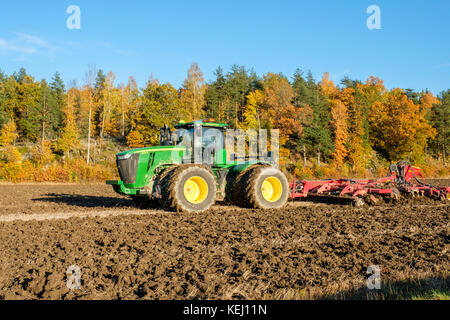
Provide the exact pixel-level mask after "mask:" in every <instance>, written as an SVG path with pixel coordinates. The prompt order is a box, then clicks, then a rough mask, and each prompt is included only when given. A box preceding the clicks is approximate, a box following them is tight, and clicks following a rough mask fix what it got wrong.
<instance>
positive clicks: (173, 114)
mask: <svg viewBox="0 0 450 320" xmlns="http://www.w3.org/2000/svg"><path fill="white" fill-rule="evenodd" d="M186 116H187V115H186V113H185V111H184V110H183V108H182V107H181V101H180V99H179V97H178V92H177V90H176V89H175V88H174V87H173V86H172V85H170V84H167V83H166V84H162V85H161V84H160V83H159V82H158V81H157V80H152V81H148V83H147V86H146V88H145V89H144V91H143V98H142V108H141V109H140V110H139V112H138V113H137V116H136V118H135V119H132V120H131V122H132V125H131V132H130V133H129V134H128V137H127V141H128V143H130V144H132V143H135V141H140V142H142V143H141V144H142V145H157V144H158V143H159V129H160V128H161V127H162V126H164V124H167V125H173V124H175V123H176V122H178V121H180V120H182V119H184V118H185V117H186ZM137 132H138V133H139V134H138V133H137Z"/></svg>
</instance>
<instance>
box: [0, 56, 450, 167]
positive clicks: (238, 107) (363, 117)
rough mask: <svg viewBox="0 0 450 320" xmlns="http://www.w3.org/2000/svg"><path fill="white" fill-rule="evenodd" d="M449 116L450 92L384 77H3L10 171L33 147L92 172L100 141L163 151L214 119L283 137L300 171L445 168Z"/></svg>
mask: <svg viewBox="0 0 450 320" xmlns="http://www.w3.org/2000/svg"><path fill="white" fill-rule="evenodd" d="M449 109H450V90H447V91H443V92H441V93H440V94H439V95H438V96H434V95H433V94H432V93H431V92H429V91H426V90H425V91H421V92H416V91H414V90H412V89H401V88H394V89H391V90H388V89H386V87H385V86H384V84H383V81H382V80H381V79H379V78H375V77H369V78H368V79H367V80H365V81H360V80H353V79H350V78H347V77H346V78H344V79H342V81H341V82H340V83H339V84H335V83H333V81H331V80H330V78H329V75H328V73H325V74H324V75H323V77H322V79H320V80H316V79H314V78H313V76H312V73H311V72H307V73H306V74H305V73H304V72H302V71H301V70H300V69H297V70H296V71H295V72H294V74H293V75H292V76H291V77H288V76H286V75H283V74H281V73H272V72H269V73H267V74H264V75H262V76H258V75H257V74H256V73H255V72H254V71H253V70H252V69H248V68H246V67H244V66H237V65H234V66H232V67H231V69H230V70H229V71H228V72H226V73H225V72H224V70H223V69H222V68H220V67H219V68H217V70H216V71H215V73H214V79H213V80H211V81H209V82H206V81H205V79H204V76H203V73H202V72H201V70H200V68H199V66H198V65H197V64H196V63H193V64H192V65H191V67H190V68H189V70H188V72H187V76H186V79H185V80H184V82H183V84H182V86H181V88H178V89H177V88H175V87H174V86H173V85H171V84H170V83H161V82H160V81H159V80H158V79H155V78H153V77H151V78H150V79H149V80H148V81H147V83H146V84H145V86H144V87H143V88H139V86H138V84H137V82H136V80H135V79H134V78H133V77H130V78H129V79H128V82H127V83H118V82H117V81H116V76H115V74H114V73H113V72H111V71H110V72H108V73H105V72H104V71H103V70H101V69H100V70H97V69H96V68H95V67H94V66H89V68H88V70H87V72H86V74H85V77H84V79H83V81H82V83H81V84H77V83H76V82H75V81H73V82H71V83H70V84H69V85H68V86H67V87H66V86H65V84H64V82H63V81H62V79H61V76H60V74H59V73H55V74H54V76H53V77H52V79H51V80H50V81H47V80H45V79H43V80H40V81H38V80H36V79H35V78H33V77H32V76H31V75H29V74H27V72H26V70H25V69H21V70H19V71H18V72H15V73H13V74H12V75H6V74H5V73H4V72H0V130H1V136H0V145H1V147H2V150H3V151H2V152H3V156H2V159H1V161H3V162H11V161H13V162H14V161H18V162H20V161H21V155H20V152H19V151H18V150H17V148H16V145H17V144H21V143H24V142H26V143H34V144H35V145H36V150H37V151H36V152H38V153H40V154H41V156H42V157H44V156H43V155H44V154H47V155H53V156H54V158H55V157H56V158H57V159H64V160H67V159H70V158H71V157H72V155H71V152H73V150H81V152H79V153H78V154H79V155H81V154H82V157H83V158H84V159H85V161H86V163H87V164H89V163H90V162H91V161H92V157H93V153H92V151H91V150H92V144H93V143H97V142H98V141H102V140H104V139H106V138H109V139H114V140H115V141H117V142H118V143H123V144H126V145H127V146H128V147H133V148H134V147H143V146H149V145H156V144H157V143H158V141H159V128H160V127H162V126H163V125H164V124H169V125H174V124H175V123H177V122H178V121H180V120H184V121H191V120H196V119H201V118H205V117H212V118H215V119H216V120H217V121H218V122H224V123H228V124H229V125H230V127H231V128H240V129H244V130H245V129H280V145H281V147H282V148H281V149H280V152H281V156H283V157H284V158H286V159H294V160H295V161H298V164H297V167H307V166H308V165H309V164H311V163H314V165H316V166H319V167H320V166H321V165H324V164H327V165H332V166H334V167H337V168H339V167H342V166H348V167H349V168H350V169H351V170H352V171H353V172H364V170H366V169H367V168H368V167H370V166H371V163H373V162H374V161H396V160H399V159H409V160H411V161H414V162H418V163H424V162H426V160H427V159H429V158H434V159H438V160H439V161H440V162H442V163H443V164H444V166H445V165H446V157H447V155H448V152H449V150H448V149H449V145H450V143H449V139H450V135H449V127H450V126H449V120H450V116H449V112H450V111H449ZM81 142H82V143H81ZM12 154H14V155H12ZM54 158H52V159H54Z"/></svg>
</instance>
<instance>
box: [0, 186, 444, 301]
mask: <svg viewBox="0 0 450 320" xmlns="http://www.w3.org/2000/svg"><path fill="white" fill-rule="evenodd" d="M111 189H112V188H111V187H109V186H102V185H53V186H52V185H0V216H11V215H15V214H26V215H27V214H43V215H44V214H45V215H47V216H49V217H51V216H52V214H53V213H65V212H67V213H70V212H71V213H75V214H76V213H78V212H80V213H82V212H90V211H93V212H94V211H102V210H114V211H117V210H118V211H120V212H123V213H126V212H129V211H130V210H136V208H134V207H132V202H131V201H130V200H128V199H127V198H124V197H120V196H117V195H116V194H115V193H113V192H112V190H111ZM449 209H450V204H449V201H446V202H439V203H438V202H432V203H430V202H426V201H425V202H424V203H423V204H420V203H413V204H408V203H406V204H400V205H392V204H386V205H378V206H373V207H367V206H364V207H362V208H355V207H351V206H348V205H326V204H315V203H308V202H300V203H289V204H288V205H287V207H286V208H284V209H280V210H252V209H240V208H237V207H232V206H224V205H221V206H215V207H214V209H212V210H210V211H208V212H206V213H202V214H198V213H197V214H186V213H183V214H180V213H173V212H164V211H161V210H155V211H152V214H150V215H134V214H132V215H120V216H114V217H112V216H110V217H103V218H98V217H84V218H77V217H72V218H70V219H53V220H43V221H20V220H15V221H11V222H1V223H0V253H1V255H0V298H2V299H24V298H25V299H28V298H31V299H36V298H38V299H39V298H42V299H74V298H76V299H141V298H142V299H231V298H235V299H302V298H346V297H356V298H367V297H370V296H371V295H372V294H373V292H372V291H369V290H368V289H367V287H366V279H367V276H368V275H367V272H366V271H367V267H368V266H371V265H379V266H380V268H381V280H382V290H380V291H377V292H381V296H382V297H389V292H390V291H392V287H391V286H392V285H399V284H400V285H401V284H402V283H408V282H411V281H417V280H419V279H422V280H424V281H427V283H431V284H432V285H433V286H434V288H436V287H438V288H440V289H443V290H448V288H449V282H450V280H449V278H448V272H449V270H450V259H449V239H450V235H449V233H450V225H449V215H450V210H449ZM71 265H77V266H79V268H80V269H81V288H80V289H75V290H70V289H68V287H67V285H66V284H67V280H68V275H66V270H67V268H68V267H69V266H71ZM415 283H420V282H415ZM375 291H376V290H375Z"/></svg>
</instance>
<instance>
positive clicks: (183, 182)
mask: <svg viewBox="0 0 450 320" xmlns="http://www.w3.org/2000/svg"><path fill="white" fill-rule="evenodd" d="M160 187H161V199H160V202H161V206H162V207H163V208H164V209H165V210H170V211H178V212H180V211H184V212H203V211H206V210H208V209H209V208H210V207H211V206H212V205H213V204H214V201H215V199H216V192H217V187H216V180H215V178H214V175H213V174H212V172H211V171H210V170H208V169H207V168H205V167H203V166H199V165H180V166H177V167H176V168H175V169H174V170H173V171H171V172H170V173H169V174H168V175H167V176H166V177H165V178H164V179H162V181H161V184H160Z"/></svg>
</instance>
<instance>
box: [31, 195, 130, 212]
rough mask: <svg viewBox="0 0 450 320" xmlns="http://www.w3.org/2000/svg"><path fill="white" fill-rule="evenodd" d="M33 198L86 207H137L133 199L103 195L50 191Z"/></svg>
mask: <svg viewBox="0 0 450 320" xmlns="http://www.w3.org/2000/svg"><path fill="white" fill-rule="evenodd" d="M32 200H33V201H45V202H54V203H59V204H66V205H69V206H76V207H85V208H117V207H135V205H134V203H133V201H132V200H131V199H126V198H116V197H103V196H85V195H76V194H58V193H48V194H46V195H45V196H44V197H42V198H35V199H32Z"/></svg>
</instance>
